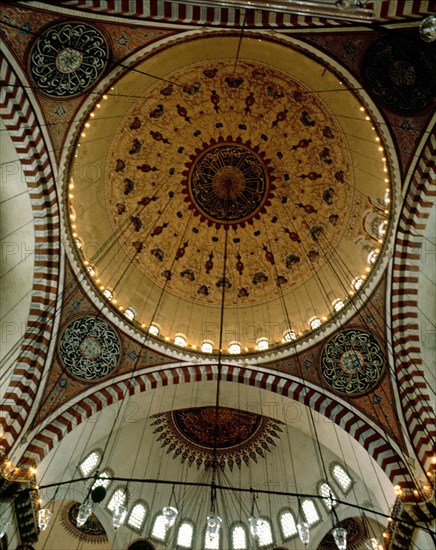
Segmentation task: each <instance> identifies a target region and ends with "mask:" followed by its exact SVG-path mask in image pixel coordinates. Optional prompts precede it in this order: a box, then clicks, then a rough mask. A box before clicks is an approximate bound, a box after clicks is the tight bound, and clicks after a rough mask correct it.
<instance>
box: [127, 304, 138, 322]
mask: <svg viewBox="0 0 436 550" xmlns="http://www.w3.org/2000/svg"><path fill="white" fill-rule="evenodd" d="M124 316H125V317H127V319H128V320H129V321H133V320H134V318H135V317H136V311H135V310H134V309H133V307H127V308H126V309H125V311H124Z"/></svg>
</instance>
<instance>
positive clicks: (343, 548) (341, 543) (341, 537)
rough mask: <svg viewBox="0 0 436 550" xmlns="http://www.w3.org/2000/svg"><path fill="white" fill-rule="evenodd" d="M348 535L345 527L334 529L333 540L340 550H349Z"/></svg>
mask: <svg viewBox="0 0 436 550" xmlns="http://www.w3.org/2000/svg"><path fill="white" fill-rule="evenodd" d="M347 535H348V533H347V530H346V529H344V528H343V527H336V528H335V529H333V538H334V539H335V542H336V546H337V547H338V548H339V550H347Z"/></svg>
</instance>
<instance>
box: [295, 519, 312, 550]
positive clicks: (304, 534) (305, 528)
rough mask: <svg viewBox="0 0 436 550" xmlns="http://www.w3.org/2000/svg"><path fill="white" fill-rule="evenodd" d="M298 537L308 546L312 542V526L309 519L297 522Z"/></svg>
mask: <svg viewBox="0 0 436 550" xmlns="http://www.w3.org/2000/svg"><path fill="white" fill-rule="evenodd" d="M297 531H298V537H299V538H300V540H301V542H302V543H303V544H304V546H305V547H306V546H307V545H308V544H309V542H310V526H309V524H308V523H307V521H303V522H301V523H300V522H298V523H297Z"/></svg>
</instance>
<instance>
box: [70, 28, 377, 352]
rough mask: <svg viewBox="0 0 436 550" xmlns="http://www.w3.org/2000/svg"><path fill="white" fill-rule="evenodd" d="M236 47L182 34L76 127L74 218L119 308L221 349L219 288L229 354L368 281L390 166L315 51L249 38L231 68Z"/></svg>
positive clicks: (84, 250)
mask: <svg viewBox="0 0 436 550" xmlns="http://www.w3.org/2000/svg"><path fill="white" fill-rule="evenodd" d="M237 45H238V41H237V38H235V37H229V36H226V37H225V38H224V37H216V36H201V37H187V38H186V39H185V40H182V39H178V41H177V43H175V44H174V45H170V46H168V45H165V47H162V48H159V47H157V48H156V50H155V51H153V52H152V54H150V55H149V56H148V58H147V59H146V60H144V61H143V62H142V63H141V64H140V65H139V66H138V69H137V70H136V71H131V72H129V73H127V74H126V75H125V76H124V77H122V78H121V79H120V81H119V82H118V83H117V84H116V85H115V86H114V88H113V91H111V93H110V94H108V97H107V100H106V101H105V102H101V104H99V105H100V107H99V108H96V109H95V111H94V112H93V113H92V114H91V116H90V118H89V119H88V121H87V122H86V125H85V127H84V128H83V131H82V135H81V138H80V141H79V145H80V149H76V152H75V154H76V155H77V157H76V159H75V162H74V164H73V170H72V182H73V183H72V185H73V186H74V193H72V194H73V195H74V198H73V199H71V202H70V208H71V211H70V213H71V215H70V217H71V219H72V220H74V223H73V225H74V227H72V232H73V237H74V239H75V240H76V244H77V246H79V247H80V254H81V255H82V256H83V260H84V261H85V262H87V263H86V264H85V265H87V267H88V271H89V272H90V273H91V275H92V276H93V278H94V280H95V281H96V285H97V286H98V287H99V289H100V290H101V291H102V292H104V293H105V294H104V296H105V297H106V298H108V299H109V300H110V301H111V302H112V304H113V305H114V307H115V308H116V309H118V310H121V311H124V309H125V308H127V307H129V309H130V313H129V316H130V317H127V318H128V319H130V318H131V316H132V315H134V316H135V317H134V320H135V323H136V322H139V326H140V327H142V328H145V329H146V330H148V328H149V326H150V325H151V324H154V325H155V326H157V327H158V329H159V330H160V336H161V337H164V338H166V339H167V341H170V342H171V341H174V339H175V338H176V336H177V335H182V336H183V337H186V340H187V341H188V343H189V344H190V345H191V346H194V347H200V346H201V344H202V342H204V341H208V342H210V343H212V345H213V346H215V347H216V345H217V342H218V340H219V338H218V327H219V324H220V309H221V304H222V298H223V287H224V288H225V296H224V298H225V303H224V310H225V315H224V324H225V328H224V334H223V343H224V350H226V349H228V346H229V345H230V343H231V342H234V341H237V342H239V343H240V344H241V347H242V350H246V351H254V350H255V349H256V346H257V343H258V340H259V338H266V339H267V340H268V342H269V343H270V344H272V343H282V341H283V338H285V339H286V334H287V335H288V337H290V338H292V339H294V338H298V337H299V336H303V335H305V334H307V332H308V331H310V330H311V328H313V327H311V325H310V323H311V321H312V320H313V319H315V318H316V319H318V322H319V323H324V322H325V321H326V320H328V318H329V317H330V316H331V315H332V312H333V314H335V311H334V309H333V304H334V303H335V300H336V301H339V303H341V304H342V305H344V304H346V303H347V301H348V300H349V298H350V295H352V294H353V293H354V292H355V289H356V288H357V284H356V283H355V281H358V284H359V285H361V284H363V282H364V280H365V279H366V277H367V276H368V273H369V271H370V267H371V265H372V264H370V265H369V264H368V257H369V256H368V255H369V254H372V256H371V258H372V261H375V259H376V258H377V255H378V254H379V252H380V250H379V247H380V244H378V243H379V240H380V234H379V232H380V228H383V231H385V223H386V217H387V216H386V211H385V209H386V205H385V202H384V201H385V194H386V190H385V187H386V177H387V174H386V172H387V168H386V165H385V164H384V162H385V160H386V159H385V158H384V157H383V154H384V153H383V148H382V147H381V143H380V137H379V136H378V133H377V131H376V129H375V126H374V125H375V124H376V123H375V121H374V120H371V119H370V117H369V116H367V114H366V112H365V111H364V108H363V107H362V104H361V103H359V101H358V100H357V98H356V97H355V95H354V93H353V92H351V91H349V90H347V89H346V87H345V86H344V85H343V84H342V83H340V84H338V77H337V76H336V75H335V74H334V73H333V72H331V71H330V70H329V69H328V68H327V66H324V65H322V63H321V62H320V60H314V59H312V58H310V57H308V56H306V55H305V54H304V53H303V52H302V51H300V50H299V49H298V48H294V47H292V46H291V45H290V44H285V43H283V41H276V40H274V39H271V40H270V39H268V40H262V41H259V40H256V39H253V38H248V37H247V38H244V41H243V42H242V46H241V52H240V53H241V55H240V58H239V60H238V63H237V64H236V66H235V61H234V51H236V48H237ZM151 74H153V75H155V76H156V77H158V78H151V77H150V76H149V75H151ZM338 86H344V87H343V90H341V94H340V102H339V101H338V100H337V99H338V96H337V95H335V94H330V95H329V94H327V93H325V91H326V90H330V89H333V90H335V89H337V87H338ZM224 256H226V262H225V264H226V270H225V273H224ZM90 270H91V271H90ZM132 311H133V312H134V314H132V313H131V312H132ZM126 316H127V314H126ZM313 326H316V325H313ZM289 331H291V332H292V333H293V334H292V335H291V336H289ZM178 341H179V342H183V341H184V340H183V339H182V338H179V339H178Z"/></svg>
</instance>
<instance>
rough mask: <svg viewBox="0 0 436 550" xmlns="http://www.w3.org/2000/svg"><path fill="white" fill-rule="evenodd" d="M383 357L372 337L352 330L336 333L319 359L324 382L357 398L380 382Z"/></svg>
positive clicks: (358, 330) (384, 362)
mask: <svg viewBox="0 0 436 550" xmlns="http://www.w3.org/2000/svg"><path fill="white" fill-rule="evenodd" d="M385 368H386V358H385V355H384V353H383V350H382V348H381V345H380V344H379V342H378V340H377V339H376V338H375V337H374V335H373V334H372V333H371V332H369V331H367V330H363V329H359V328H352V329H347V330H343V331H341V332H338V333H336V334H335V335H334V336H333V337H332V338H330V339H329V340H328V342H327V343H326V344H325V346H324V348H323V350H322V352H321V358H320V369H321V374H322V377H323V379H324V381H325V382H326V383H327V385H328V386H330V387H331V388H332V389H333V390H334V391H336V392H338V393H341V394H345V395H348V396H352V397H357V396H359V395H362V394H364V393H367V392H369V391H371V390H373V389H374V388H375V387H376V386H377V385H378V384H379V383H380V381H381V379H382V377H383V374H384V371H385Z"/></svg>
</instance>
